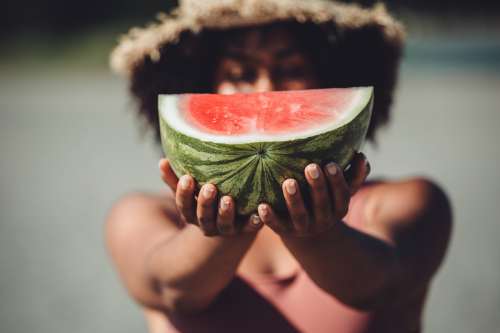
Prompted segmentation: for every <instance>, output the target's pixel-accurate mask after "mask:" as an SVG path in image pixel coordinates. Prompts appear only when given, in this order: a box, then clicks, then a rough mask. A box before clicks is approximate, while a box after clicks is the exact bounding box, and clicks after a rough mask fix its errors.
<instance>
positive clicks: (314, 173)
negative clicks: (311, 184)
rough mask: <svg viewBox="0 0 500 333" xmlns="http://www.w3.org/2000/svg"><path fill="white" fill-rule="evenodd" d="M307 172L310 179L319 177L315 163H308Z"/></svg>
mask: <svg viewBox="0 0 500 333" xmlns="http://www.w3.org/2000/svg"><path fill="white" fill-rule="evenodd" d="M307 173H308V174H309V176H310V177H311V178H312V179H318V178H319V170H318V166H317V165H316V164H313V165H310V166H309V167H308V168H307Z"/></svg>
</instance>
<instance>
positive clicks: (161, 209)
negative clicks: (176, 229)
mask: <svg viewBox="0 0 500 333" xmlns="http://www.w3.org/2000/svg"><path fill="white" fill-rule="evenodd" d="M151 217H162V220H163V218H164V219H165V220H167V221H171V222H175V221H176V218H177V217H176V211H175V206H174V200H173V198H172V196H171V194H170V193H165V194H152V193H140V192H135V193H129V194H126V195H124V196H122V197H121V198H119V199H118V200H117V201H116V202H115V203H114V204H113V205H112V207H111V209H110V210H109V213H108V215H107V218H106V225H105V227H106V234H107V235H109V234H110V233H111V234H112V235H113V234H116V233H117V232H120V233H126V232H127V231H129V230H130V229H132V230H134V231H136V230H135V229H137V227H138V226H137V225H138V224H140V225H142V226H146V225H148V224H149V223H148V222H147V221H151ZM173 224H174V225H175V223H173ZM168 225H169V223H167V227H168Z"/></svg>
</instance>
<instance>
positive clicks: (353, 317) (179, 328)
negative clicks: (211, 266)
mask: <svg viewBox="0 0 500 333" xmlns="http://www.w3.org/2000/svg"><path fill="white" fill-rule="evenodd" d="M169 319H170V327H169V329H168V330H167V332H169V333H170V332H171V333H174V332H175V333H186V332H196V333H198V332H200V333H201V332H241V333H246V332H249V333H250V332H252V333H255V332H261V333H266V332H290V333H291V332H295V333H298V332H303V333H323V332H324V333H327V332H328V333H331V332H342V333H362V332H363V333H366V332H367V331H368V324H369V322H370V319H371V315H370V313H364V312H360V311H356V310H353V309H351V308H349V307H347V306H345V305H343V304H342V303H340V302H339V301H338V300H336V299H335V298H334V297H333V296H331V295H329V294H328V293H326V292H324V291H323V290H321V289H319V288H318V287H317V286H316V285H315V284H314V282H313V281H311V280H310V279H309V277H308V276H307V274H306V273H305V272H304V271H302V270H299V271H297V272H295V273H294V274H293V275H291V276H288V277H283V278H273V277H271V276H266V275H263V276H261V277H258V278H255V277H254V278H252V279H251V280H250V279H249V278H246V277H244V276H242V275H237V276H236V277H235V278H234V279H233V281H231V283H230V284H229V285H228V286H227V287H226V288H225V289H224V291H223V292H222V293H221V294H220V295H219V297H218V299H217V300H216V301H215V303H213V304H212V306H211V307H210V308H208V309H207V310H205V311H204V312H202V313H200V314H197V315H189V316H186V315H183V316H169Z"/></svg>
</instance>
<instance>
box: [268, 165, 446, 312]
mask: <svg viewBox="0 0 500 333" xmlns="http://www.w3.org/2000/svg"><path fill="white" fill-rule="evenodd" d="M353 163H354V167H353V169H354V171H353V172H355V173H357V174H358V176H357V177H355V179H358V181H355V182H354V183H356V184H352V183H351V184H349V185H351V190H353V191H355V190H356V188H357V187H359V179H361V180H364V178H365V177H366V173H367V172H366V171H367V170H366V163H362V162H360V161H359V158H358V160H357V161H355V162H353ZM310 167H311V166H308V168H310ZM308 168H306V178H307V180H308V182H309V185H310V186H311V194H312V199H313V210H314V220H313V221H312V223H309V222H310V221H311V219H310V218H309V217H308V212H307V210H306V208H305V207H304V204H303V201H302V198H301V197H300V192H299V191H296V193H295V194H293V195H291V194H290V193H289V192H288V191H287V184H289V182H292V181H293V180H287V181H285V183H284V195H285V199H286V200H287V204H288V206H289V213H290V219H291V224H292V226H293V228H292V229H291V230H290V229H289V230H284V227H283V226H284V225H286V223H284V222H283V221H277V219H276V216H275V215H274V214H273V213H272V211H271V210H270V207H267V209H268V210H269V211H270V213H268V214H267V215H268V216H267V218H266V216H265V214H261V211H259V214H261V217H262V218H263V219H264V223H266V224H268V225H270V226H272V227H274V228H273V229H275V230H276V231H277V232H278V233H280V235H281V238H282V239H283V242H284V243H285V245H286V246H287V247H288V248H289V250H290V251H291V252H292V254H294V256H295V257H296V258H297V260H298V261H299V262H300V263H301V265H302V266H303V267H304V269H305V270H306V271H307V273H308V275H309V276H310V278H311V279H312V280H313V281H314V282H315V283H316V284H317V285H318V286H319V287H320V288H322V289H324V290H325V291H327V292H329V293H331V294H332V295H334V296H335V297H336V298H338V299H339V300H341V301H342V302H344V303H346V304H349V305H350V306H353V307H357V308H360V309H368V308H372V307H374V306H376V305H377V303H378V302H382V301H384V302H385V301H388V297H389V298H390V297H394V295H397V294H398V292H399V294H401V291H405V292H410V291H411V290H414V289H416V288H421V287H422V286H424V285H427V283H428V281H429V280H430V278H431V276H432V275H433V274H434V272H435V270H436V269H437V267H438V266H439V264H440V262H441V260H442V257H443V255H444V252H445V249H446V246H447V241H448V235H449V225H450V221H451V218H450V215H449V206H448V203H447V200H446V197H445V196H444V194H443V193H442V192H441V191H440V190H439V189H438V188H437V187H435V186H434V185H432V184H431V183H429V182H426V181H422V180H416V181H410V182H406V183H403V184H399V185H393V184H390V185H387V186H381V187H380V188H379V189H377V191H376V193H375V190H372V191H371V196H370V198H368V199H367V200H368V202H370V203H369V206H372V208H371V209H369V211H368V212H369V215H368V216H367V221H366V222H365V223H366V225H367V228H366V229H363V231H358V230H356V229H354V228H352V227H350V226H348V225H346V224H345V223H344V222H342V221H341V219H342V217H343V216H344V215H345V214H346V209H347V207H348V202H349V200H348V199H349V196H350V194H349V186H348V184H347V183H346V182H345V180H344V177H343V175H342V172H341V170H340V169H338V168H337V169H336V171H335V172H334V174H331V173H329V172H328V170H326V169H325V172H324V173H323V172H320V173H319V175H318V178H317V179H314V178H313V177H310V175H308V173H307V170H308ZM318 169H319V168H318ZM363 169H365V170H363ZM319 170H320V169H319ZM326 184H328V185H329V186H327V185H326ZM327 188H329V189H330V190H331V191H330V193H331V194H332V195H331V196H332V197H333V198H332V199H331V200H330V198H329V195H328V191H327ZM292 192H293V191H292ZM367 205H368V204H367ZM259 208H261V207H259ZM262 208H264V207H262ZM421 248H422V249H423V250H422V249H421ZM389 294H390V295H391V296H390V295H389Z"/></svg>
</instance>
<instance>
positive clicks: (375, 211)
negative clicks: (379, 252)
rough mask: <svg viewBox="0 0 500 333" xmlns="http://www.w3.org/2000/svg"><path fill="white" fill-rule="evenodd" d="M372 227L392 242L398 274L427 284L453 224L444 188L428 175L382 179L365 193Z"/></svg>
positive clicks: (443, 251)
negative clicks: (397, 264) (393, 179)
mask: <svg viewBox="0 0 500 333" xmlns="http://www.w3.org/2000/svg"><path fill="white" fill-rule="evenodd" d="M366 202H367V204H366V209H367V214H368V216H369V224H370V225H371V228H374V229H376V231H377V232H378V233H379V234H381V235H383V238H386V239H387V240H388V241H390V242H391V243H393V244H394V246H395V248H396V250H397V253H398V258H399V261H400V270H401V271H400V273H401V274H400V275H401V276H402V278H403V280H405V281H407V282H408V281H410V280H411V283H413V284H421V285H426V284H427V283H428V282H429V280H430V279H431V278H432V276H433V275H434V274H435V272H436V271H437V269H438V268H439V266H440V265H441V263H442V260H443V258H444V255H445V253H446V249H447V247H448V242H449V238H450V234H451V227H452V213H451V205H450V202H449V199H448V196H447V195H446V193H445V192H444V190H443V189H442V188H441V187H440V186H439V185H437V184H436V183H435V182H433V181H432V180H429V179H427V178H422V177H419V178H411V179H405V180H402V181H391V182H383V183H379V184H377V185H374V186H373V188H372V189H371V190H370V191H369V193H368V195H367V201H366Z"/></svg>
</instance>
